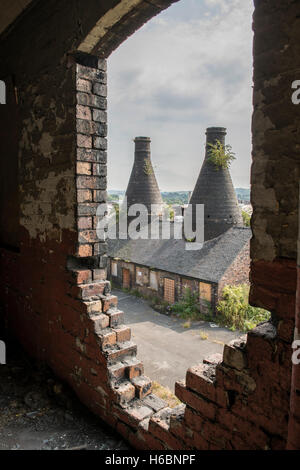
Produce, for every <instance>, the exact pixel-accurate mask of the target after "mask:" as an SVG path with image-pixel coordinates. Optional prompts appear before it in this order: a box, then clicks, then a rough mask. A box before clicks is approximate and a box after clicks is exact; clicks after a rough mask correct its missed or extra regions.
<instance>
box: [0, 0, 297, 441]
mask: <svg viewBox="0 0 300 470" xmlns="http://www.w3.org/2000/svg"><path fill="white" fill-rule="evenodd" d="M32 3H33V4H32V8H30V10H28V11H27V12H26V11H25V12H24V15H22V18H20V20H19V21H17V22H16V23H15V24H14V25H13V27H12V28H9V29H6V31H5V32H4V33H3V34H2V36H1V44H0V55H1V57H5V62H4V63H2V62H1V65H0V77H1V78H2V79H3V77H6V76H8V75H10V76H15V79H16V81H15V86H16V88H17V91H18V98H19V101H18V102H19V109H20V116H19V118H18V124H19V125H20V129H21V138H20V140H19V142H18V146H17V147H18V148H17V149H16V150H17V151H16V152H10V149H8V153H7V155H5V157H4V159H5V160H7V161H8V160H9V159H11V158H13V161H14V164H15V167H16V168H18V177H19V178H20V180H19V189H20V201H19V208H20V217H19V222H20V232H19V233H20V250H19V251H18V252H16V251H13V250H9V249H8V248H7V247H4V246H1V258H0V261H1V267H2V272H3V273H4V275H3V277H1V279H0V282H1V291H0V293H1V306H3V307H4V315H5V320H6V323H7V325H8V326H9V328H10V329H11V331H13V332H14V333H15V334H16V336H17V337H18V338H19V339H20V341H21V342H22V344H23V345H24V346H25V347H26V349H27V350H28V351H30V352H31V353H32V355H33V356H36V357H38V358H42V359H44V360H45V361H46V362H47V363H48V364H49V365H50V366H51V367H52V369H53V370H54V371H55V372H56V374H57V375H59V376H60V377H61V378H63V379H64V380H66V381H67V382H68V383H69V384H70V385H71V386H72V388H73V389H74V390H75V391H76V393H77V394H78V396H79V397H80V399H81V400H82V401H83V402H84V403H85V404H86V405H87V406H89V407H90V408H91V409H92V410H93V412H94V413H96V414H97V415H99V416H100V417H101V418H102V419H103V420H105V421H106V422H107V423H109V424H110V425H111V426H112V427H114V428H115V429H117V430H118V431H119V432H120V433H121V434H122V435H124V436H125V438H126V439H127V440H128V441H129V442H130V443H131V444H132V445H134V446H135V447H138V448H144V449H177V448H179V449H191V448H192V449H266V448H271V449H283V448H285V447H286V446H287V440H288V421H289V424H290V436H289V444H288V445H289V447H290V448H297V447H299V433H298V434H297V432H296V431H297V429H298V428H297V426H298V424H297V423H299V407H298V406H297V393H298V390H299V380H298V379H297V377H298V375H297V372H296V370H297V369H296V366H295V365H294V364H293V363H292V361H291V344H292V341H293V334H294V326H295V300H296V299H295V297H296V289H297V288H296V271H297V268H296V258H297V231H298V180H299V167H298V150H299V141H298V139H299V133H298V128H299V113H298V108H297V105H295V104H294V103H293V101H292V100H291V92H294V89H291V84H292V83H294V81H295V80H297V73H298V69H299V66H300V64H299V57H300V56H299V54H298V49H299V48H298V45H299V31H300V28H299V27H298V26H299V24H298V23H299V17H300V12H299V4H298V3H295V2H290V3H288V5H287V4H283V3H282V2H279V1H277V2H272V3H270V2H267V1H266V2H261V1H260V2H255V14H254V33H255V38H254V114H253V124H252V138H253V164H252V176H251V178H252V179H251V185H252V191H251V200H252V204H253V207H254V216H253V221H252V231H253V237H252V241H251V260H252V265H251V294H250V296H251V302H252V304H253V305H256V306H260V307H264V308H267V309H268V310H270V311H272V322H269V323H267V324H264V325H262V326H260V327H258V328H257V329H255V330H254V331H252V332H251V333H249V334H248V337H247V339H245V338H244V339H242V340H240V341H238V342H235V343H233V344H230V345H226V346H225V348H224V353H223V355H221V356H217V357H209V358H207V359H206V360H205V361H204V362H203V363H201V364H199V366H197V367H192V368H190V369H189V370H188V372H187V374H186V381H185V383H184V382H178V383H176V394H177V396H178V398H179V399H180V400H181V401H182V403H183V406H182V405H181V406H180V407H179V408H177V409H176V413H174V411H172V410H170V409H169V408H168V407H166V406H165V404H164V403H161V402H160V401H159V400H157V398H156V397H155V396H153V394H152V393H151V381H150V380H148V379H147V378H145V377H144V376H143V365H142V364H141V362H140V361H139V360H138V356H136V345H135V344H134V342H132V341H131V338H130V335H131V331H130V329H129V328H127V327H126V326H124V321H123V318H124V315H123V312H122V311H121V310H120V309H118V308H117V300H118V299H117V298H116V296H113V295H111V293H110V291H109V283H108V282H107V281H106V271H105V269H106V266H107V256H106V252H107V247H106V246H105V243H102V242H101V243H100V242H99V240H98V239H97V238H96V235H95V234H96V231H95V223H96V222H97V220H96V210H97V207H98V205H99V203H100V202H101V201H102V200H105V189H106V157H107V155H106V144H107V142H106V125H107V119H106V64H105V61H104V60H102V59H104V58H107V57H108V56H109V54H110V53H111V52H112V51H113V50H114V49H116V48H117V47H118V45H119V44H121V43H122V42H123V41H124V40H125V39H126V38H127V37H128V36H129V35H131V34H132V33H133V32H134V31H136V30H137V29H138V28H139V27H140V26H142V24H144V23H145V22H146V21H147V20H149V19H150V18H152V17H153V16H155V15H156V14H157V13H159V12H160V11H161V10H163V9H164V8H166V7H168V6H169V5H170V4H171V3H174V2H171V1H168V0H151V1H143V0H121V1H118V0H114V1H113V2H106V1H105V0H104V1H103V2H99V1H98V0H91V1H90V8H88V9H87V8H86V5H85V4H84V3H83V2H58V1H56V0H53V1H51V2H47V4H45V2H32ZM42 3H43V5H42ZM54 6H55V8H53V7H54ZM33 26H35V27H33ZM278 32H279V34H278ZM58 33H59V40H58V37H57V34H58ZM24 35H25V36H27V37H28V39H29V40H28V41H26V42H24V41H20V38H23V37H24ZM36 38H38V39H39V40H36ZM99 56H100V59H99ZM75 79H76V87H77V88H76V93H75ZM76 112H77V116H76ZM75 123H76V127H75ZM13 154H14V155H13ZM75 155H76V157H77V160H76V162H75V158H74V156H75ZM209 215H211V214H209ZM211 218H212V217H211ZM66 267H67V269H66ZM130 277H131V276H130ZM165 277H166V278H167V279H169V280H172V281H174V279H173V278H171V277H168V276H165ZM155 281H156V279H155V277H154V276H153V274H152V284H153V286H155V285H156V282H155ZM171 284H172V283H169V286H171ZM202 287H203V292H206V295H209V294H210V295H211V296H213V295H214V292H212V291H210V293H209V292H208V290H207V286H202ZM170 293H172V290H170ZM33 325H34V327H33ZM298 326H299V325H298ZM295 331H296V333H297V330H295ZM292 370H293V374H294V375H293V377H294V378H293V382H292V385H291V376H292ZM291 392H292V393H291ZM290 396H292V405H291V407H290V404H289V403H290V401H289V400H290Z"/></svg>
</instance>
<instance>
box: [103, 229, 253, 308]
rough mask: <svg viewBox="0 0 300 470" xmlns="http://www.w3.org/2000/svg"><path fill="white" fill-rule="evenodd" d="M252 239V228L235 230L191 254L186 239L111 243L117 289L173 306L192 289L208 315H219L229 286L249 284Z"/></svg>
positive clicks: (112, 274)
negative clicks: (126, 289) (155, 297)
mask: <svg viewBox="0 0 300 470" xmlns="http://www.w3.org/2000/svg"><path fill="white" fill-rule="evenodd" d="M250 237H251V230H250V229H247V228H244V227H232V228H230V229H229V230H228V231H226V232H225V233H224V234H222V235H219V236H218V237H216V238H214V239H213V240H209V241H206V242H205V244H204V247H203V248H202V249H201V250H196V251H188V250H186V249H185V240H174V239H173V240H109V241H108V256H109V258H110V262H109V265H108V268H109V269H108V276H109V278H110V279H111V280H112V282H113V284H114V285H117V286H119V287H123V288H129V289H138V290H139V291H140V292H141V293H142V294H144V295H148V296H149V295H152V296H157V297H159V298H161V299H163V300H165V301H167V302H169V303H170V304H172V303H174V302H175V301H177V300H179V299H180V297H181V296H182V294H183V293H184V290H185V288H186V287H188V288H190V289H191V290H192V291H193V292H196V293H198V295H199V302H200V306H201V309H202V310H203V311H207V310H208V308H210V309H211V310H212V312H215V308H216V305H217V302H218V299H219V298H220V296H221V294H222V289H223V287H224V286H225V285H226V284H242V283H248V282H249V267H250V254H249V240H250Z"/></svg>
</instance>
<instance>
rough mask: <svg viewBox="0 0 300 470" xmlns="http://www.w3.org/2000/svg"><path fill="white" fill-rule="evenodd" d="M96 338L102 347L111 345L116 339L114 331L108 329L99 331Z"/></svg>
mask: <svg viewBox="0 0 300 470" xmlns="http://www.w3.org/2000/svg"><path fill="white" fill-rule="evenodd" d="M98 338H99V342H100V344H101V346H102V348H105V347H107V346H113V345H114V344H116V341H117V335H116V333H115V332H114V331H111V330H109V329H107V330H103V331H101V333H99V335H98Z"/></svg>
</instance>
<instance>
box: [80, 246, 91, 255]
mask: <svg viewBox="0 0 300 470" xmlns="http://www.w3.org/2000/svg"><path fill="white" fill-rule="evenodd" d="M77 253H78V256H83V257H86V256H92V255H93V247H92V245H80V246H79V247H78V250H77Z"/></svg>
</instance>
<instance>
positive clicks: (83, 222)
mask: <svg viewBox="0 0 300 470" xmlns="http://www.w3.org/2000/svg"><path fill="white" fill-rule="evenodd" d="M77 225H78V229H79V230H88V229H92V228H93V219H92V217H79V218H78V220H77Z"/></svg>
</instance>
